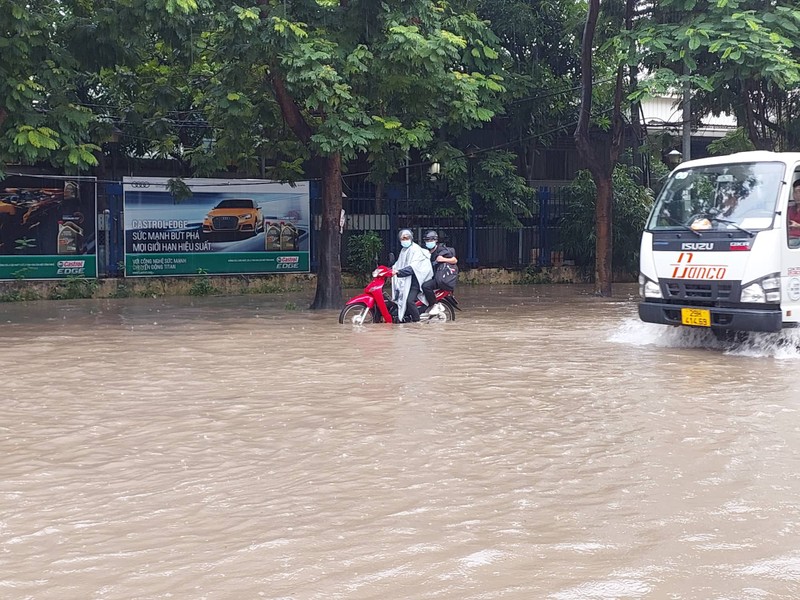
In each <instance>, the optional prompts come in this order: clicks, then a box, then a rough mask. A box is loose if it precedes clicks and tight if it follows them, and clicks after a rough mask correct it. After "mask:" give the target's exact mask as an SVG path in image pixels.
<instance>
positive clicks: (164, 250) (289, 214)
mask: <svg viewBox="0 0 800 600" xmlns="http://www.w3.org/2000/svg"><path fill="white" fill-rule="evenodd" d="M184 183H185V184H186V186H187V187H188V188H189V190H190V191H191V194H189V195H188V196H181V197H176V196H174V195H173V194H172V192H171V191H170V187H169V185H170V184H169V179H167V178H163V177H148V178H137V179H134V178H128V177H126V178H125V179H124V180H123V191H124V208H125V210H124V214H125V218H124V219H125V276H126V277H148V276H150V277H152V276H172V275H176V276H179V275H198V274H209V275H225V274H258V273H289V272H295V273H301V272H306V273H307V272H309V266H310V258H309V256H310V250H311V244H310V235H311V215H310V200H309V191H308V184H307V183H300V184H297V185H288V184H282V183H277V182H274V181H265V180H257V179H236V180H222V179H185V180H184Z"/></svg>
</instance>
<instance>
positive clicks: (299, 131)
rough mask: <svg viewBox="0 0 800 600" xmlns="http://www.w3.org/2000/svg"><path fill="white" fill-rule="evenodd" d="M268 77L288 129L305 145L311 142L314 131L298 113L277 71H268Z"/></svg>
mask: <svg viewBox="0 0 800 600" xmlns="http://www.w3.org/2000/svg"><path fill="white" fill-rule="evenodd" d="M268 77H269V83H270V85H271V87H272V91H273V93H274V94H275V100H277V102H278V106H279V107H280V109H281V114H282V115H283V119H284V120H285V121H286V124H287V125H288V126H289V129H291V130H292V132H293V133H294V134H295V135H296V136H297V139H299V140H300V141H301V142H302V143H303V144H306V145H307V144H308V143H309V142H310V141H311V136H312V135H313V134H314V131H313V130H312V129H311V126H310V125H309V124H308V121H306V119H305V117H304V116H303V113H302V112H300V107H299V106H297V102H295V101H294V98H293V97H292V95H291V94H290V93H289V90H287V89H286V83H285V82H284V80H283V77H282V76H281V75H280V74H279V73H278V71H277V69H270V72H269V76H268Z"/></svg>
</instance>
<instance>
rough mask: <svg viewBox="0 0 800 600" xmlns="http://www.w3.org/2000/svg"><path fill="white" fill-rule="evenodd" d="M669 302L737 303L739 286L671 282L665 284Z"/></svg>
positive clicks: (723, 282) (724, 282) (730, 283)
mask: <svg viewBox="0 0 800 600" xmlns="http://www.w3.org/2000/svg"><path fill="white" fill-rule="evenodd" d="M664 288H665V289H666V292H667V295H666V297H667V299H668V300H703V301H706V302H718V301H722V302H727V301H736V300H737V299H738V298H733V295H734V291H736V292H737V293H736V295H737V296H738V289H739V285H738V283H737V284H734V283H733V282H730V281H718V282H717V281H714V282H707V283H706V282H704V283H698V282H694V281H683V280H679V281H676V280H671V281H665V282H664Z"/></svg>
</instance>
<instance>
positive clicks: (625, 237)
mask: <svg viewBox="0 0 800 600" xmlns="http://www.w3.org/2000/svg"><path fill="white" fill-rule="evenodd" d="M612 182H613V188H614V198H613V207H614V208H613V210H614V214H613V218H612V227H613V230H612V244H613V249H612V264H613V267H614V270H615V271H624V272H627V273H637V272H638V270H639V244H640V241H641V236H642V230H643V229H644V225H645V222H646V220H647V216H648V215H649V213H650V209H651V207H652V206H653V194H652V191H651V190H650V189H648V188H646V187H643V186H641V185H639V184H638V183H636V181H635V180H634V177H633V168H632V167H628V166H625V165H617V167H616V168H615V169H614V174H613V175H612ZM564 194H565V197H566V202H567V206H566V210H565V211H564V216H563V217H562V218H561V237H560V241H559V245H558V246H559V249H560V250H563V252H564V254H565V255H567V256H568V257H570V258H572V259H574V260H575V263H576V264H577V265H580V266H584V267H587V266H590V265H593V264H594V260H595V241H596V239H597V235H596V230H595V197H596V195H597V188H596V187H595V184H594V181H593V180H592V178H591V175H590V174H589V172H588V171H581V172H579V173H578V175H577V177H576V178H575V179H574V181H573V182H572V183H571V184H570V185H569V186H567V187H566V188H565V189H564Z"/></svg>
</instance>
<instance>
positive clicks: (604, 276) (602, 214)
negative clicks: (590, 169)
mask: <svg viewBox="0 0 800 600" xmlns="http://www.w3.org/2000/svg"><path fill="white" fill-rule="evenodd" d="M594 184H595V186H596V187H597V200H596V202H597V204H596V205H595V211H594V214H595V227H596V230H597V239H596V240H595V261H594V293H595V294H596V295H598V296H610V295H611V291H612V290H611V288H612V285H611V282H612V281H613V275H614V271H613V267H612V260H611V255H612V251H613V244H612V241H611V240H612V223H613V218H614V214H613V212H614V204H613V185H612V183H611V176H608V177H598V176H594Z"/></svg>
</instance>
